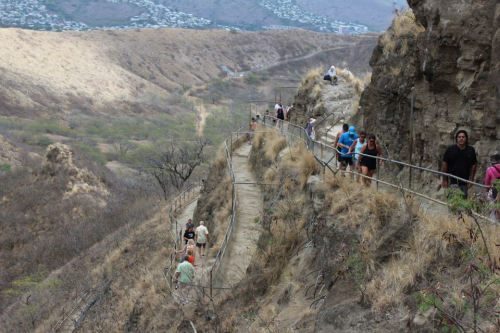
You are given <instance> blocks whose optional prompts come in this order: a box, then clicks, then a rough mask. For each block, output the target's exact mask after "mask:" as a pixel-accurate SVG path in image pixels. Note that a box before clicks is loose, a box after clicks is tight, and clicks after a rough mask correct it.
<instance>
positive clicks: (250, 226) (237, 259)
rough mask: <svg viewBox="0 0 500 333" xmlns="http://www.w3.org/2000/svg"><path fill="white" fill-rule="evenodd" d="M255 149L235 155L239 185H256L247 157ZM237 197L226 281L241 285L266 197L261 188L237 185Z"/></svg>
mask: <svg viewBox="0 0 500 333" xmlns="http://www.w3.org/2000/svg"><path fill="white" fill-rule="evenodd" d="M251 148H252V146H251V145H248V144H246V143H245V144H243V146H241V147H240V148H239V149H237V150H236V151H235V152H234V153H233V167H234V174H235V177H236V182H257V180H256V179H255V178H254V176H253V174H252V172H251V171H250V167H249V163H248V156H249V155H250V150H251ZM236 191H237V192H236V193H237V196H238V205H237V214H236V225H235V226H234V227H235V228H234V230H233V235H232V240H231V244H230V246H229V248H228V253H227V260H226V263H225V270H226V271H225V280H226V281H227V282H228V283H230V284H231V283H235V282H237V281H239V280H240V279H241V278H242V277H243V276H244V275H245V274H246V270H247V268H248V265H250V262H251V261H252V257H253V254H254V252H255V250H256V249H257V245H256V242H257V239H258V238H259V235H260V231H261V226H260V224H259V223H255V218H256V217H259V216H260V215H261V214H262V200H263V195H262V191H261V189H260V186H259V185H236Z"/></svg>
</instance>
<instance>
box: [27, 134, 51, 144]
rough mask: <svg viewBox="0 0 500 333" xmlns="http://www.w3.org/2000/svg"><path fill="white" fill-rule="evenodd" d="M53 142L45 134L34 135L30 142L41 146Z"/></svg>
mask: <svg viewBox="0 0 500 333" xmlns="http://www.w3.org/2000/svg"><path fill="white" fill-rule="evenodd" d="M53 143H54V141H52V139H51V138H49V137H48V136H45V135H36V136H35V137H34V138H33V142H32V144H35V145H37V146H41V147H47V146H48V145H51V144H53Z"/></svg>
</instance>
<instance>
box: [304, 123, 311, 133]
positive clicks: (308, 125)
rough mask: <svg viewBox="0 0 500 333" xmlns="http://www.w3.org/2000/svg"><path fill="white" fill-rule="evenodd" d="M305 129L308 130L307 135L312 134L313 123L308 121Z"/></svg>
mask: <svg viewBox="0 0 500 333" xmlns="http://www.w3.org/2000/svg"><path fill="white" fill-rule="evenodd" d="M304 129H305V130H306V133H307V135H311V123H307V124H306V126H305V127H304Z"/></svg>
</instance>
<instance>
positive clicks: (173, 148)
mask: <svg viewBox="0 0 500 333" xmlns="http://www.w3.org/2000/svg"><path fill="white" fill-rule="evenodd" d="M208 144H209V142H208V140H201V139H199V140H198V141H190V142H183V143H177V142H171V143H170V144H169V145H168V146H166V147H164V148H163V149H162V150H161V152H160V153H159V154H157V155H155V156H153V157H150V158H149V159H148V172H149V173H150V174H151V175H152V176H153V177H154V178H155V179H156V181H157V182H158V185H159V186H160V188H161V189H162V191H163V194H164V197H165V199H166V198H167V197H168V194H169V192H170V191H169V189H170V187H171V186H174V187H175V188H176V189H177V190H178V191H180V190H181V189H182V187H183V186H184V184H185V182H186V181H187V180H188V179H189V177H190V176H191V174H192V173H193V171H194V170H195V169H196V167H198V166H199V165H201V164H202V163H204V162H205V161H206V154H205V150H206V147H207V146H208Z"/></svg>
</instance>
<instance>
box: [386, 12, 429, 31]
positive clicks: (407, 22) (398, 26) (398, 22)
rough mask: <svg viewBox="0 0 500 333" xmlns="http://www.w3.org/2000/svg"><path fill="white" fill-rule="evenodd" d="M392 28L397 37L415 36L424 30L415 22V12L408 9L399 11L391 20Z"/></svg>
mask: <svg viewBox="0 0 500 333" xmlns="http://www.w3.org/2000/svg"><path fill="white" fill-rule="evenodd" d="M392 28H393V29H394V33H395V34H396V36H398V37H403V36H404V37H407V36H413V37H416V36H418V35H419V34H420V33H421V32H423V31H425V28H424V27H423V26H421V25H420V24H419V23H418V22H417V20H416V18H415V14H413V12H411V11H410V10H404V11H401V12H399V13H398V15H397V16H396V17H395V18H394V20H393V21H392Z"/></svg>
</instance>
